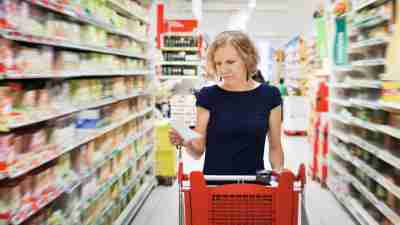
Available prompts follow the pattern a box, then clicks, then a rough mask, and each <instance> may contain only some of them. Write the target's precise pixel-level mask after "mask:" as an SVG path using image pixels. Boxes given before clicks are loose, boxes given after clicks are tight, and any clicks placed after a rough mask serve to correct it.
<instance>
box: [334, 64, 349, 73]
mask: <svg viewBox="0 0 400 225" xmlns="http://www.w3.org/2000/svg"><path fill="white" fill-rule="evenodd" d="M333 70H334V71H337V72H351V71H353V70H354V68H353V67H352V66H351V65H343V66H335V67H334V68H333Z"/></svg>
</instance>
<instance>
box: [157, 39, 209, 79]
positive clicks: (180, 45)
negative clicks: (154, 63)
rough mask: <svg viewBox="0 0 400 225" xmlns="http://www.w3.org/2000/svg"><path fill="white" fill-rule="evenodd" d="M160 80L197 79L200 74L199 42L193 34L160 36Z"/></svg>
mask: <svg viewBox="0 0 400 225" xmlns="http://www.w3.org/2000/svg"><path fill="white" fill-rule="evenodd" d="M162 40H163V42H162V47H161V53H162V55H163V60H162V61H160V62H159V65H160V66H161V76H160V79H161V80H166V79H198V77H199V74H200V65H201V59H200V43H199V42H200V40H199V36H198V35H197V34H195V33H173V32H169V33H165V34H163V35H162Z"/></svg>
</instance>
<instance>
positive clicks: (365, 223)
mask: <svg viewBox="0 0 400 225" xmlns="http://www.w3.org/2000/svg"><path fill="white" fill-rule="evenodd" d="M328 188H329V189H331V193H333V195H334V196H335V197H336V199H337V200H338V201H339V202H340V203H341V204H342V205H343V206H344V207H345V208H346V209H347V210H348V211H349V212H350V213H351V215H353V216H354V218H355V219H356V220H357V221H358V222H359V223H360V224H361V225H379V223H378V222H376V220H375V219H374V218H373V217H371V216H370V215H369V213H368V212H367V211H366V210H365V209H364V208H363V207H362V206H361V205H360V203H358V201H357V200H355V199H354V198H352V197H350V196H346V195H344V194H341V193H339V192H337V191H335V190H333V189H332V188H330V186H329V185H328Z"/></svg>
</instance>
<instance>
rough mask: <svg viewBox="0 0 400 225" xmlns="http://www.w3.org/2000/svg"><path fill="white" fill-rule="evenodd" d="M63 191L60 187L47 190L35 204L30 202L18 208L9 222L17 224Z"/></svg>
mask: <svg viewBox="0 0 400 225" xmlns="http://www.w3.org/2000/svg"><path fill="white" fill-rule="evenodd" d="M62 193H63V188H62V187H57V188H54V190H53V191H51V192H49V193H48V194H47V195H46V196H41V197H42V199H39V200H38V201H37V202H36V204H35V203H30V204H27V205H25V206H23V207H21V208H19V209H18V211H17V212H16V214H15V215H13V216H12V218H11V220H10V222H11V224H13V225H19V224H21V223H23V222H24V221H26V220H27V219H29V218H30V217H31V216H33V215H34V214H36V213H37V212H39V211H40V210H41V209H43V208H44V207H46V206H47V205H49V204H50V203H52V202H53V201H54V200H56V199H57V198H58V197H59V196H60V195H61V194H62Z"/></svg>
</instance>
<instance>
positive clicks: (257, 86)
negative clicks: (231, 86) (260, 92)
mask: <svg viewBox="0 0 400 225" xmlns="http://www.w3.org/2000/svg"><path fill="white" fill-rule="evenodd" d="M261 85H262V84H261V83H257V85H256V87H254V88H252V89H250V90H243V91H234V90H227V89H225V88H223V87H221V86H220V85H218V84H217V85H216V86H217V88H218V89H220V90H222V91H224V92H230V93H248V92H253V91H255V90H257V89H258V88H260V87H261Z"/></svg>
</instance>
